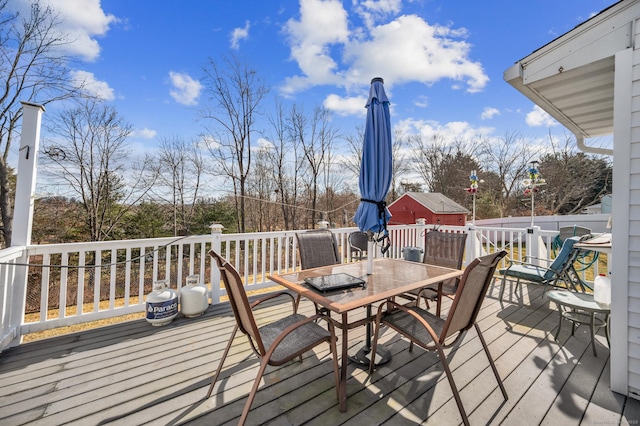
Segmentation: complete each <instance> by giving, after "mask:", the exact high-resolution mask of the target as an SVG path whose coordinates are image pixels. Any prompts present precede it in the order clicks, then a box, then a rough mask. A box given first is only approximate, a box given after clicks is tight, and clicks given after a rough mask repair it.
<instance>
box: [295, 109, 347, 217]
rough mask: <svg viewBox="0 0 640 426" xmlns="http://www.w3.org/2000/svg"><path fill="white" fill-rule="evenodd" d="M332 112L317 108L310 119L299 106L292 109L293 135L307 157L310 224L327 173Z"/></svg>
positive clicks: (334, 133)
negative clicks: (323, 175) (323, 176)
mask: <svg viewBox="0 0 640 426" xmlns="http://www.w3.org/2000/svg"><path fill="white" fill-rule="evenodd" d="M330 118H331V113H330V112H329V111H328V110H326V109H324V108H321V107H316V108H315V109H314V111H313V114H312V116H311V119H309V118H308V117H307V116H306V115H305V113H304V111H303V110H302V108H294V109H292V113H291V120H290V125H291V130H292V134H293V137H294V138H295V139H296V140H297V141H298V142H299V143H300V146H301V147H302V150H303V154H304V158H305V160H306V171H307V190H308V195H309V201H310V206H309V208H310V209H311V217H310V223H307V227H309V226H313V224H314V223H316V220H317V213H318V195H319V193H320V183H321V182H320V178H321V177H322V176H321V175H322V174H323V173H325V172H326V167H327V163H328V161H329V155H330V151H331V147H332V144H333V142H334V140H335V138H336V132H335V130H334V129H333V127H332V126H331V123H330Z"/></svg>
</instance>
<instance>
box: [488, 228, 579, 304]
mask: <svg viewBox="0 0 640 426" xmlns="http://www.w3.org/2000/svg"><path fill="white" fill-rule="evenodd" d="M582 238H585V237H584V236H583V237H569V238H566V239H565V240H564V243H562V248H561V249H560V251H559V252H558V255H557V256H556V258H555V259H554V260H553V262H552V263H551V264H550V265H549V266H548V267H545V266H538V265H531V264H530V263H529V262H527V260H529V259H538V260H547V259H539V258H536V257H534V256H527V257H526V258H525V261H524V262H521V261H517V260H513V259H510V260H509V265H508V266H507V267H506V268H502V269H500V270H498V273H499V274H500V275H502V286H501V288H500V299H502V296H503V294H504V288H505V285H506V281H507V277H510V278H515V279H516V287H515V290H514V291H516V292H517V291H518V287H521V285H520V280H521V279H522V280H526V281H531V282H534V283H537V284H542V285H544V290H543V292H542V295H543V296H544V294H545V292H546V291H547V286H549V285H551V286H554V287H556V286H558V281H562V282H564V283H565V285H566V287H567V288H569V287H571V289H573V290H574V291H578V286H580V287H581V289H582V291H583V292H584V290H585V284H584V283H583V282H582V280H581V279H580V278H579V277H578V274H577V272H576V271H575V269H574V267H573V262H574V260H575V259H576V256H577V255H578V250H574V249H573V245H574V244H575V243H576V242H578V241H580V240H581V239H582ZM520 291H521V292H522V289H521V290H520Z"/></svg>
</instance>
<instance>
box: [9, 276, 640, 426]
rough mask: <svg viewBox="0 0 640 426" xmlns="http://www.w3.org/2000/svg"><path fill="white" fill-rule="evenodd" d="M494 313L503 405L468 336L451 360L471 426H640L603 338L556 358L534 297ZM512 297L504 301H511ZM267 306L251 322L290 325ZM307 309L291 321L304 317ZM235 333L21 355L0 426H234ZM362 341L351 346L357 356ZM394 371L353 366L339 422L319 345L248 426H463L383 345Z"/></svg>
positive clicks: (244, 350) (209, 327) (423, 374)
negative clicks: (616, 384) (617, 388)
mask: <svg viewBox="0 0 640 426" xmlns="http://www.w3.org/2000/svg"><path fill="white" fill-rule="evenodd" d="M527 291H529V293H528V294H527V295H525V297H524V301H522V302H523V303H522V304H520V303H519V301H518V300H517V298H514V299H513V300H512V301H510V302H508V301H504V302H503V303H500V301H498V300H497V297H496V295H497V294H498V288H494V287H491V288H490V295H489V296H488V297H487V298H486V300H485V303H484V305H483V309H482V311H481V313H480V316H479V324H480V327H481V329H482V330H483V332H484V335H485V338H486V340H487V343H488V344H489V348H490V350H491V352H492V354H493V357H494V359H495V360H496V364H497V368H498V370H499V371H500V374H501V376H502V377H503V379H504V383H505V386H506V388H507V392H508V393H509V400H508V401H506V402H505V401H503V399H502V396H501V394H500V391H499V389H498V388H497V384H496V382H495V378H494V377H493V374H492V372H491V370H490V369H489V366H488V363H487V360H486V357H485V356H484V353H482V348H481V345H480V342H479V341H478V338H477V336H476V334H475V331H474V330H470V331H469V332H468V334H467V336H466V337H465V338H464V339H463V341H462V344H461V345H460V346H459V348H458V349H457V350H455V351H453V352H450V355H449V359H450V362H451V367H452V369H453V374H454V377H455V379H456V382H457V384H458V386H459V388H461V397H462V400H463V403H464V405H465V407H466V409H467V412H468V413H469V419H470V421H471V423H472V424H474V425H485V424H507V425H511V424H513V425H534V424H552V425H573V424H585V425H594V424H620V423H621V424H632V425H633V424H638V419H640V401H637V400H635V399H631V398H626V397H624V396H622V395H619V394H616V393H613V392H611V391H610V390H609V363H608V360H609V351H608V349H607V347H606V340H605V338H604V335H603V330H600V333H599V335H598V336H597V338H598V357H594V356H593V353H592V351H591V348H590V346H589V335H588V330H587V328H586V327H580V328H578V330H577V331H576V336H575V337H572V338H569V330H570V327H564V328H563V332H562V334H561V335H560V342H559V343H560V344H559V343H557V342H555V341H554V339H553V333H554V330H555V328H556V327H557V323H558V315H557V311H556V310H555V306H551V307H550V306H549V302H548V301H547V299H546V298H544V299H543V298H541V297H538V296H539V295H540V292H541V288H540V287H536V286H533V285H532V286H530V288H528V289H527V288H526V286H525V292H527ZM508 292H509V289H507V292H506V293H505V299H506V297H507V296H506V294H508ZM288 309H290V304H288V303H283V304H272V305H268V306H267V307H265V308H264V309H262V310H260V311H259V315H258V321H259V322H260V321H264V320H265V319H266V318H268V317H277V316H278V315H283V314H284V313H288ZM312 309H313V307H312V305H311V304H310V303H306V304H302V305H301V308H300V311H301V312H303V313H310V312H311V311H312ZM233 325H234V320H233V317H232V314H231V311H230V308H229V306H228V304H222V305H218V306H215V307H211V308H209V310H208V311H207V313H206V314H205V315H204V316H202V317H200V318H195V319H188V318H177V319H176V320H175V321H174V322H173V323H171V324H170V325H168V326H163V327H153V326H151V325H149V324H147V323H146V321H144V320H138V321H131V322H128V323H123V324H118V325H113V326H108V327H103V328H100V329H95V330H90V331H85V332H80V333H74V334H69V335H66V336H61V337H56V338H51V339H47V340H41V341H37V342H32V343H27V344H24V345H21V346H20V347H17V348H12V349H10V350H7V351H5V353H3V354H2V355H1V356H0V424H1V425H5V426H6V425H22V424H30V425H31V424H33V425H60V424H79V425H98V424H118V425H127V426H128V425H139V424H154V425H174V424H193V425H200V424H202V425H220V424H236V423H237V421H238V418H239V416H240V413H241V411H242V407H243V405H244V403H245V401H246V396H247V395H248V393H249V389H250V386H251V383H252V380H253V378H254V377H255V373H256V371H257V368H258V363H257V361H256V358H255V357H254V356H252V354H251V352H250V349H249V345H248V344H247V343H246V338H244V336H243V337H242V338H240V337H238V338H236V340H235V345H234V347H233V348H232V352H231V354H230V356H229V360H228V364H227V365H228V366H229V368H226V369H225V370H224V371H223V374H222V376H223V377H222V378H221V379H219V381H218V384H217V385H216V390H215V391H214V395H212V396H211V398H209V399H207V400H204V399H203V398H204V397H205V395H206V391H207V387H208V385H209V382H210V380H211V375H212V372H213V371H214V370H215V368H216V367H217V365H218V361H219V359H220V356H221V354H222V351H223V350H224V347H225V344H226V342H227V339H228V336H229V334H230V333H231V330H232V327H233ZM363 334H364V328H361V329H358V330H354V331H353V333H352V334H351V337H350V343H352V344H353V347H354V348H356V349H357V348H358V347H359V346H360V344H361V341H362V336H363ZM382 341H383V342H384V341H386V344H387V347H388V348H389V349H390V350H391V351H392V353H393V359H392V360H391V362H390V363H389V364H387V365H385V366H381V367H379V368H378V369H377V370H376V372H375V373H374V374H373V376H371V377H369V376H368V374H367V373H366V371H363V370H362V369H360V368H357V367H354V366H351V365H350V366H349V373H350V378H349V381H348V385H347V390H348V393H349V398H348V410H347V412H346V413H341V412H339V410H338V406H337V400H336V393H335V388H334V382H333V376H332V368H331V363H330V362H329V361H330V358H329V355H328V353H327V351H326V350H325V349H324V345H323V346H321V347H319V349H318V350H317V351H316V352H312V353H309V354H308V355H307V357H306V358H305V359H304V361H303V362H302V363H299V362H293V363H290V364H287V365H285V366H282V367H279V368H273V367H271V368H269V369H268V370H267V374H266V375H265V377H264V381H263V383H262V384H261V388H260V391H259V392H258V394H257V396H256V399H255V401H254V403H253V406H252V410H251V412H250V414H249V420H248V423H249V424H263V423H265V424H270V425H294V424H296V425H297V424H310V425H322V426H324V425H339V424H352V425H361V424H368V425H377V424H389V425H396V424H420V423H424V424H428V425H450V424H454V425H455V424H459V423H460V420H461V419H460V416H459V413H458V410H457V407H456V404H455V401H454V400H453V398H452V394H451V390H450V388H449V384H448V382H447V380H446V377H445V375H444V373H443V371H442V369H441V368H440V365H439V363H438V361H437V357H436V356H435V355H434V354H431V353H429V354H427V353H425V352H424V351H422V350H420V349H419V348H417V349H415V350H414V351H413V352H409V350H408V346H409V345H408V343H407V342H406V341H404V340H401V339H399V338H398V336H397V335H396V334H394V333H392V332H390V331H387V332H386V333H385V334H384V336H383V340H382Z"/></svg>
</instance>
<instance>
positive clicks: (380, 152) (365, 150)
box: [353, 78, 393, 236]
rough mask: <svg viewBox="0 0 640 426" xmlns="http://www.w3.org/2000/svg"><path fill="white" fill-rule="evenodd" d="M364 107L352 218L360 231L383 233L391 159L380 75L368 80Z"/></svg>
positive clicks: (389, 124) (386, 110)
mask: <svg viewBox="0 0 640 426" xmlns="http://www.w3.org/2000/svg"><path fill="white" fill-rule="evenodd" d="M366 107H367V122H366V126H365V129H364V141H363V147H362V161H361V163H360V196H361V198H360V205H359V206H358V210H356V214H355V216H354V218H353V220H354V222H355V223H356V225H358V228H360V230H361V231H365V232H367V231H370V232H373V233H382V235H383V236H386V235H387V234H388V232H387V221H388V220H389V219H390V218H391V213H389V210H387V207H386V201H385V200H386V198H387V193H388V192H389V186H390V185H391V176H392V173H393V158H392V148H391V120H390V117H389V99H388V98H387V95H386V94H385V92H384V85H383V80H382V78H374V79H373V80H371V88H370V90H369V100H368V101H367V105H366Z"/></svg>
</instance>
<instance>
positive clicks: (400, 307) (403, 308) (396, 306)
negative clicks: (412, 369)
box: [376, 300, 439, 344]
mask: <svg viewBox="0 0 640 426" xmlns="http://www.w3.org/2000/svg"><path fill="white" fill-rule="evenodd" d="M385 305H386V306H387V312H391V309H395V310H400V311H403V312H405V313H406V314H407V315H411V316H412V317H413V318H414V319H415V320H416V321H418V322H419V323H420V324H422V326H423V327H424V328H425V329H426V330H427V332H428V333H429V334H430V335H431V338H432V339H433V341H434V342H438V341H439V336H438V334H437V333H436V332H435V330H434V329H433V327H431V324H429V323H428V322H427V321H426V320H425V319H424V318H422V317H421V316H420V315H418V314H417V313H416V312H415V311H413V310H412V309H410V307H407V306H405V305H401V304H399V303H396V302H394V301H393V300H387V301H386V302H385V303H381V304H380V306H378V313H377V315H376V323H378V324H379V323H380V322H381V320H382V314H383V312H382V309H383V307H384V306H385ZM390 308H391V309H390ZM423 344H424V343H423Z"/></svg>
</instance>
